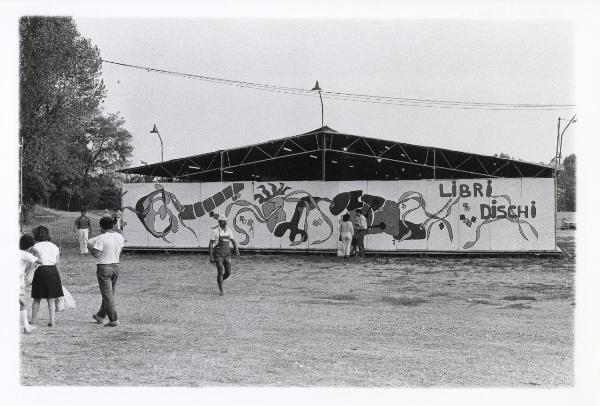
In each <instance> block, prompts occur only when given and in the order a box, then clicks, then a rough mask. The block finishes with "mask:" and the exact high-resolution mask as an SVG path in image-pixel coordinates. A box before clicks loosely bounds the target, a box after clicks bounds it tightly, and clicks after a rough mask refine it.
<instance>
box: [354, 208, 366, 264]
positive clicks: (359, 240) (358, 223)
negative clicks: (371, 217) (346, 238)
mask: <svg viewBox="0 0 600 406" xmlns="http://www.w3.org/2000/svg"><path fill="white" fill-rule="evenodd" d="M354 230H355V231H354V233H355V236H356V240H354V239H353V240H352V243H353V244H352V245H353V247H352V253H353V255H356V256H359V257H364V256H365V235H366V234H367V218H366V217H365V216H364V215H363V214H362V210H361V209H356V210H355V211H354ZM357 251H358V252H357Z"/></svg>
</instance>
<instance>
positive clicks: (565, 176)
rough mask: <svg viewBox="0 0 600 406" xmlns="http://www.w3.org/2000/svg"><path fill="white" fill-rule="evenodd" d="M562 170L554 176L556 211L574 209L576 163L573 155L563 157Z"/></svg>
mask: <svg viewBox="0 0 600 406" xmlns="http://www.w3.org/2000/svg"><path fill="white" fill-rule="evenodd" d="M563 168H564V169H563V170H562V171H559V172H558V174H557V176H556V194H557V210H558V211H575V209H576V192H577V191H576V183H577V182H576V172H577V171H576V169H577V168H576V161H575V154H571V155H569V156H567V157H565V159H564V161H563Z"/></svg>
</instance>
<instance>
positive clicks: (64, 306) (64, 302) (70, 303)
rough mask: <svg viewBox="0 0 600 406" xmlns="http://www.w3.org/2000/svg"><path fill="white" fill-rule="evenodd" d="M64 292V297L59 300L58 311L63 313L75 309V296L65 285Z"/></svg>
mask: <svg viewBox="0 0 600 406" xmlns="http://www.w3.org/2000/svg"><path fill="white" fill-rule="evenodd" d="M62 290H63V295H64V296H63V297H61V298H59V299H58V309H57V311H59V312H62V311H65V310H68V309H74V308H75V299H73V295H71V292H69V291H68V290H67V288H66V287H65V286H64V285H63V287H62Z"/></svg>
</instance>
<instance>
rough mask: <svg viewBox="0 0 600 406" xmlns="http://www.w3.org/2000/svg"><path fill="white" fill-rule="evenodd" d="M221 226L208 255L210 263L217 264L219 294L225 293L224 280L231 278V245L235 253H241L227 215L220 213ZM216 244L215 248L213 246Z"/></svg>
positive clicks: (215, 231) (211, 239) (211, 238)
mask: <svg viewBox="0 0 600 406" xmlns="http://www.w3.org/2000/svg"><path fill="white" fill-rule="evenodd" d="M218 221H219V226H218V227H216V228H215V229H214V230H213V232H212V234H211V236H210V242H209V244H208V255H209V256H210V263H211V264H216V265H217V284H218V285H219V295H223V281H224V280H225V279H227V278H229V275H230V273H231V247H230V245H229V243H231V244H233V248H234V249H235V254H236V255H238V256H239V255H240V251H239V249H238V245H237V242H236V241H235V239H234V238H233V233H232V232H231V229H229V228H228V227H227V217H225V216H224V215H222V214H220V215H219V217H218ZM213 246H214V248H213Z"/></svg>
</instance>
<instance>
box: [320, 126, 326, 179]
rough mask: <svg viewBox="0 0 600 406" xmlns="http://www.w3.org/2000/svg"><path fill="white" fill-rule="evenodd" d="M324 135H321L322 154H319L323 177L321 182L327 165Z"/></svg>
mask: <svg viewBox="0 0 600 406" xmlns="http://www.w3.org/2000/svg"><path fill="white" fill-rule="evenodd" d="M325 149H326V147H325V133H323V149H322V153H321V175H322V176H323V179H322V180H323V182H325V179H326V177H325V166H326V164H327V161H325V159H326V158H325Z"/></svg>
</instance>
